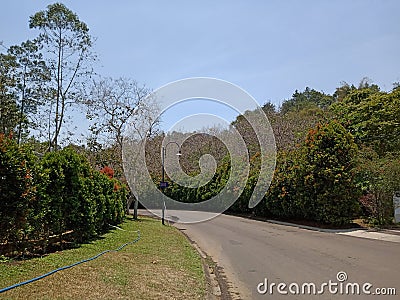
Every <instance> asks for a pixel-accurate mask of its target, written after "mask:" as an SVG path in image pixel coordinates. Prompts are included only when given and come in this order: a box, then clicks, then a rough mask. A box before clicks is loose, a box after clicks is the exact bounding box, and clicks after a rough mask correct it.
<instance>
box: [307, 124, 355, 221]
mask: <svg viewBox="0 0 400 300" xmlns="http://www.w3.org/2000/svg"><path fill="white" fill-rule="evenodd" d="M356 154H357V147H356V144H355V143H354V139H353V137H352V135H351V134H350V133H348V132H347V131H346V130H345V129H344V127H343V126H342V125H340V124H339V123H338V122H336V121H332V122H330V123H329V124H325V125H318V126H317V128H316V129H315V130H311V131H310V132H309V134H308V136H307V139H306V142H305V158H304V159H305V160H304V185H305V188H304V195H303V197H302V199H303V200H304V201H306V202H305V203H304V207H307V208H308V216H307V217H310V218H312V219H314V220H316V221H320V222H324V223H330V224H336V225H342V224H346V223H348V222H349V221H350V220H351V219H352V218H353V217H354V216H355V215H356V213H357V212H358V211H359V207H358V202H357V199H358V197H359V196H360V191H359V190H358V189H357V188H356V183H355V178H354V167H355V164H354V162H355V161H354V158H355V156H356Z"/></svg>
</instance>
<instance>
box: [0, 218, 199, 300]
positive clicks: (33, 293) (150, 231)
mask: <svg viewBox="0 0 400 300" xmlns="http://www.w3.org/2000/svg"><path fill="white" fill-rule="evenodd" d="M121 228H123V229H124V230H126V231H122V230H117V229H115V230H112V231H111V232H109V233H107V234H105V235H104V236H102V238H101V239H98V240H96V241H94V242H92V243H89V244H84V245H82V246H81V247H80V248H76V249H70V250H65V251H60V252H57V253H53V254H50V255H48V256H46V257H43V258H35V259H30V260H26V261H8V262H0V288H3V287H6V286H8V285H12V284H15V283H17V282H21V281H25V280H28V279H31V278H33V277H35V276H39V275H42V274H44V273H47V272H49V271H51V270H53V269H56V268H59V267H62V266H65V265H68V264H71V263H74V262H76V261H80V260H82V259H85V258H89V257H92V256H94V255H96V254H97V253H100V252H102V251H104V250H107V249H116V248H118V247H119V246H121V245H122V244H124V243H127V242H130V241H132V240H134V239H135V238H136V237H137V233H136V232H134V231H136V230H140V232H141V239H140V240H139V242H137V243H136V244H133V245H129V246H127V247H125V248H123V249H122V250H121V251H119V252H116V253H115V252H112V253H107V254H105V255H103V256H101V257H99V258H98V259H95V260H93V261H90V262H88V263H85V264H81V265H78V266H76V267H74V268H71V269H67V270H64V271H60V272H57V273H55V274H53V275H50V276H49V277H46V278H44V279H41V280H39V281H36V282H33V283H30V284H28V285H24V286H21V287H17V288H15V289H13V290H10V291H7V292H4V293H3V294H1V298H2V299H3V298H5V299H202V298H204V293H205V279H204V274H203V269H202V263H201V259H200V256H199V255H198V253H197V252H196V251H195V250H194V249H193V248H192V246H191V245H190V243H189V242H188V241H187V239H186V238H185V237H184V236H183V235H182V234H181V233H180V232H178V230H177V229H176V228H174V227H170V226H162V225H161V222H159V221H157V220H154V219H150V218H141V219H140V220H139V221H133V220H131V219H128V220H127V221H125V222H124V223H123V224H122V225H121Z"/></svg>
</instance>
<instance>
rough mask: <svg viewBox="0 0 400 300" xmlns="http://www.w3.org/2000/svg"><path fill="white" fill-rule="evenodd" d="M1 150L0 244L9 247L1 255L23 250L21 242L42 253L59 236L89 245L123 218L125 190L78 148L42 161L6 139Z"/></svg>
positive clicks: (4, 248) (62, 151)
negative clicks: (93, 167) (99, 169)
mask: <svg viewBox="0 0 400 300" xmlns="http://www.w3.org/2000/svg"><path fill="white" fill-rule="evenodd" d="M0 151H1V154H0V155H1V162H0V176H1V177H0V179H1V180H0V187H1V203H0V226H1V227H0V242H2V243H3V246H4V245H6V244H7V245H8V246H7V247H5V246H4V247H2V248H0V251H3V252H4V253H8V254H9V253H10V250H12V251H17V252H19V250H23V249H21V245H22V244H23V246H24V247H25V248H27V249H28V248H29V250H30V251H35V249H36V250H40V251H43V250H44V249H45V247H46V245H47V244H48V242H49V239H50V238H51V237H54V236H56V237H58V242H62V241H64V240H67V241H69V242H73V243H81V242H85V241H88V240H89V239H91V238H92V237H94V236H96V235H98V234H101V233H103V232H104V231H106V230H107V229H109V225H110V224H111V225H116V224H118V223H120V222H121V221H122V220H123V217H124V213H125V210H124V207H125V206H124V205H125V201H126V188H125V186H123V185H121V183H119V182H118V180H116V179H113V178H109V177H108V176H107V175H105V174H102V173H100V172H98V171H95V170H93V169H92V168H91V167H90V165H89V163H88V162H87V160H86V159H85V158H84V157H83V156H81V155H79V154H77V153H76V152H75V151H74V150H72V149H70V148H65V149H63V150H60V151H57V152H49V153H47V154H46V155H45V156H44V157H43V158H42V159H41V160H39V159H38V158H36V157H35V156H34V155H33V154H32V152H30V151H29V150H27V149H24V148H22V147H19V146H18V145H16V144H15V142H13V141H12V140H10V139H7V138H4V136H1V137H0ZM109 173H110V172H109ZM66 232H68V233H69V234H68V235H67V236H64V235H63V234H65V233H66ZM22 242H24V243H22ZM17 246H18V247H17ZM34 248H35V249H34ZM37 248H39V249H37ZM1 249H3V250H1ZM12 251H11V252H12Z"/></svg>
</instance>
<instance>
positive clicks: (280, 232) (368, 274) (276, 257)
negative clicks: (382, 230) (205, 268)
mask: <svg viewBox="0 0 400 300" xmlns="http://www.w3.org/2000/svg"><path fill="white" fill-rule="evenodd" d="M175 226H177V227H178V228H179V229H180V230H182V231H184V232H185V233H186V234H187V235H188V236H189V237H190V238H191V239H192V240H193V241H195V242H196V243H197V244H198V246H199V247H200V248H201V249H202V250H203V251H204V252H206V253H207V254H208V255H210V256H211V257H212V259H213V260H214V261H215V262H216V263H217V264H218V265H219V266H220V267H222V268H223V270H224V273H225V275H226V277H227V280H228V282H229V285H230V286H231V288H230V290H231V291H232V292H233V293H236V294H237V296H236V298H238V299H398V297H399V296H398V295H399V294H400V243H395V242H389V241H381V240H371V239H364V238H358V237H353V236H346V235H340V234H335V233H328V232H318V231H312V230H307V229H300V228H296V227H291V226H285V225H278V224H271V223H267V222H261V221H255V220H249V219H245V218H240V217H233V216H227V215H221V216H218V217H216V218H214V219H212V220H209V221H206V222H202V223H195V224H175ZM339 272H345V273H346V275H347V280H344V279H343V277H340V280H343V281H340V280H339V279H338V278H337V275H338V273H339ZM341 275H343V276H344V274H341ZM266 279H267V280H268V282H267V285H266V284H265V281H266ZM330 281H331V282H330ZM262 282H263V283H264V284H261V285H260V283H262ZM304 283H306V284H305V285H304ZM308 283H313V284H315V286H316V293H318V292H320V293H321V294H318V295H315V296H310V295H309V294H308V293H309V291H311V292H313V288H312V286H311V287H310V289H309V288H308V287H307V284H308ZM350 283H351V284H357V285H358V286H359V287H360V293H361V295H359V296H354V295H352V294H353V288H352V286H351V285H349V284H350ZM368 283H371V284H372V287H371V286H370V287H369V285H368ZM273 284H275V286H273V287H272V289H271V286H272V285H273ZM279 284H281V285H280V289H281V292H283V293H285V292H286V293H287V294H286V295H284V294H282V293H281V292H278V291H277V286H278V285H279ZM284 284H286V287H285V286H284ZM259 285H260V286H259ZM258 286H259V289H260V291H261V292H264V291H265V292H266V293H265V294H260V293H259V292H258V291H257V287H258ZM297 286H298V287H299V291H298V293H297V290H296V289H297ZM266 287H268V289H266ZM346 287H347V289H348V291H349V293H350V295H346ZM302 288H304V291H305V293H306V294H307V295H302V292H301V290H302ZM340 288H342V289H343V291H341V290H340ZM363 288H365V291H366V292H367V293H368V292H369V293H371V295H366V294H365V293H363V291H362V289H363ZM376 288H395V289H396V293H397V296H387V295H386V296H382V295H379V296H378V295H377V294H376V292H384V291H385V290H376ZM271 290H272V294H271ZM330 290H331V291H332V292H331V291H330ZM335 290H336V293H335ZM354 290H355V291H357V288H356V287H355V288H354ZM386 292H392V291H388V290H386ZM294 293H296V295H295V294H294ZM374 294H375V295H374Z"/></svg>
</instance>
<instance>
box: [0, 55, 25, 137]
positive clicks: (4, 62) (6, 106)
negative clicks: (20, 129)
mask: <svg viewBox="0 0 400 300" xmlns="http://www.w3.org/2000/svg"><path fill="white" fill-rule="evenodd" d="M16 67H17V64H16V61H15V58H14V57H13V56H11V55H7V54H3V53H0V133H2V134H5V135H7V136H10V135H12V134H13V133H14V132H15V129H16V127H17V125H18V123H19V119H20V117H21V116H20V115H19V113H18V104H17V101H16V95H15V92H14V91H13V89H14V87H15V85H16V80H15V76H14V73H15V69H16Z"/></svg>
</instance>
